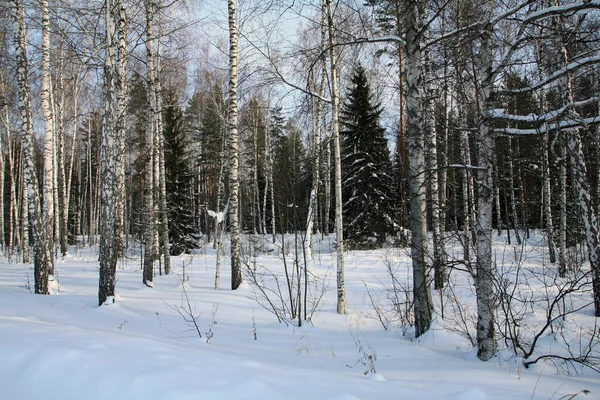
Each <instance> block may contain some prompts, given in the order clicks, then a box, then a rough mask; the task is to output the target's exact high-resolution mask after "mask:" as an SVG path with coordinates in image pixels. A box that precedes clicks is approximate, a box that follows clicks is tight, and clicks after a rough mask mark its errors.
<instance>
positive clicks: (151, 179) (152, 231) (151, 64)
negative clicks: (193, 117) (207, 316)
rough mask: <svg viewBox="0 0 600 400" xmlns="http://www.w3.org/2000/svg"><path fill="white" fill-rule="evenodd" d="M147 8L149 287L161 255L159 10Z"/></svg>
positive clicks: (149, 4) (147, 4) (146, 257)
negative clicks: (158, 223)
mask: <svg viewBox="0 0 600 400" xmlns="http://www.w3.org/2000/svg"><path fill="white" fill-rule="evenodd" d="M144 6H145V10H146V32H145V34H146V71H147V78H146V79H147V97H148V98H147V101H148V117H147V126H146V149H145V150H146V154H145V161H146V162H145V164H146V173H145V174H146V179H145V180H144V198H145V202H146V207H145V208H146V224H145V225H146V234H145V240H144V245H145V252H144V271H143V276H142V281H143V283H144V284H145V285H146V286H148V287H153V286H154V283H153V280H154V261H155V260H156V258H157V256H158V248H157V247H158V246H157V229H156V217H157V216H156V206H155V197H156V196H155V191H156V188H157V182H155V176H156V175H155V172H154V166H155V163H156V154H155V153H156V151H155V146H156V143H155V138H156V132H157V125H156V122H157V121H156V113H157V112H158V110H157V109H156V101H155V100H154V96H155V95H156V90H155V85H156V64H155V59H154V56H155V52H154V15H155V14H156V10H155V4H154V0H145V2H144Z"/></svg>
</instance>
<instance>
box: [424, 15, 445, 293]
mask: <svg viewBox="0 0 600 400" xmlns="http://www.w3.org/2000/svg"><path fill="white" fill-rule="evenodd" d="M424 13H425V15H424V18H423V19H424V20H428V17H427V15H428V14H427V12H426V11H424ZM423 34H424V38H423V41H424V42H428V41H429V29H428V28H425V29H424V31H423ZM431 68H432V60H431V53H430V51H429V49H426V50H425V66H424V73H425V76H424V83H425V89H426V97H425V98H424V99H423V101H424V103H423V111H424V117H423V129H424V133H425V138H424V139H425V148H424V150H425V154H424V155H425V161H426V166H427V171H428V173H427V178H428V180H429V186H428V189H429V193H430V196H431V228H432V234H433V235H432V236H433V259H432V267H433V273H434V282H435V288H436V289H437V290H441V289H443V288H444V285H445V282H446V243H445V239H444V234H443V230H442V228H441V227H440V219H441V217H440V204H441V202H440V188H439V184H438V182H439V179H438V177H439V169H438V159H437V154H438V152H437V137H436V131H435V113H434V104H433V101H434V97H435V96H436V89H435V88H434V85H433V79H434V77H433V73H432V71H431Z"/></svg>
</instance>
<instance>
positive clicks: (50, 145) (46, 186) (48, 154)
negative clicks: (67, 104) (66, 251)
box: [40, 0, 56, 276]
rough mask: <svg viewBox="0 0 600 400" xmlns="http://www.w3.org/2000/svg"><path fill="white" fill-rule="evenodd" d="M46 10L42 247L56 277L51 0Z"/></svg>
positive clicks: (44, 4)
mask: <svg viewBox="0 0 600 400" xmlns="http://www.w3.org/2000/svg"><path fill="white" fill-rule="evenodd" d="M40 5H41V7H42V109H43V111H44V180H43V192H44V197H43V199H44V202H43V217H42V227H43V228H42V229H45V233H44V237H45V243H43V244H42V247H44V249H43V257H44V264H45V268H46V269H47V271H46V273H47V274H48V275H49V276H51V275H53V274H54V254H53V253H54V251H53V249H54V240H53V238H54V223H55V220H54V216H55V214H54V206H55V204H56V203H55V202H54V194H55V188H56V185H55V171H56V169H55V168H54V167H55V155H56V150H55V144H54V115H53V112H52V108H53V107H52V93H51V91H52V82H51V76H50V12H49V9H48V0H41V2H40Z"/></svg>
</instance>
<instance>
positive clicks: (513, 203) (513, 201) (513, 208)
mask: <svg viewBox="0 0 600 400" xmlns="http://www.w3.org/2000/svg"><path fill="white" fill-rule="evenodd" d="M512 147H513V146H512V138H511V137H508V154H507V157H508V176H507V177H506V179H507V180H508V187H509V190H510V214H511V216H512V225H513V229H514V231H515V237H516V238H517V244H518V245H520V244H521V232H520V229H519V214H518V213H517V191H516V190H515V171H514V157H513V148H512Z"/></svg>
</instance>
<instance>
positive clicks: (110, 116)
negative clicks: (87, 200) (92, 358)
mask: <svg viewBox="0 0 600 400" xmlns="http://www.w3.org/2000/svg"><path fill="white" fill-rule="evenodd" d="M105 7H106V10H105V11H106V19H105V21H106V54H105V60H104V121H103V129H102V157H101V169H102V184H101V210H102V211H101V218H102V220H101V222H100V257H99V258H100V280H99V284H98V305H102V304H106V303H114V301H115V299H114V295H115V285H116V283H117V279H116V274H117V257H118V255H117V251H116V250H117V249H116V248H115V242H116V238H115V223H116V213H115V207H116V202H117V200H118V195H117V192H116V190H117V179H118V171H117V163H116V153H117V149H116V145H117V143H116V139H115V135H116V132H115V127H116V126H115V125H116V124H115V85H116V82H115V78H116V69H117V66H116V43H115V37H116V30H115V2H114V0H106V3H105Z"/></svg>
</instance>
